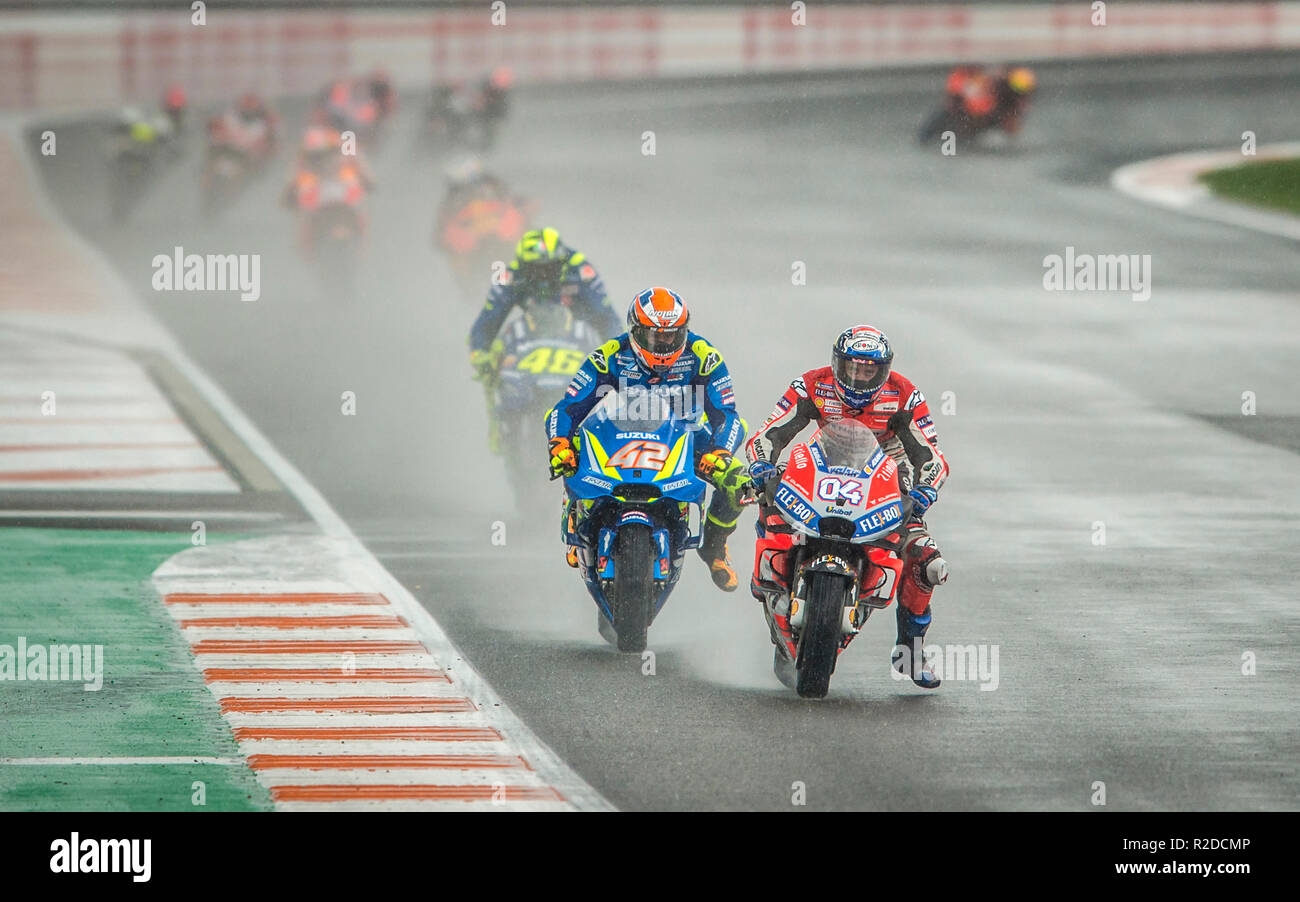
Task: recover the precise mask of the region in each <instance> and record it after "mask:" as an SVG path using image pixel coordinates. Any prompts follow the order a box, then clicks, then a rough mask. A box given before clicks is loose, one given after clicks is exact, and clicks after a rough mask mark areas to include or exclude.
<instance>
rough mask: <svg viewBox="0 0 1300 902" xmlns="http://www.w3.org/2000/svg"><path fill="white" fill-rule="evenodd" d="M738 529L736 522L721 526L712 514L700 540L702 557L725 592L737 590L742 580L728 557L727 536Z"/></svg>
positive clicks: (716, 582) (715, 580)
mask: <svg viewBox="0 0 1300 902" xmlns="http://www.w3.org/2000/svg"><path fill="white" fill-rule="evenodd" d="M735 531H736V524H734V523H733V524H731V525H730V526H720V525H719V524H718V523H717V522H716V521H715V520H714V519H713V517H712V516H710V517H708V518H706V519H705V522H704V538H703V540H702V541H701V542H700V549H699V551H700V559H701V560H703V561H704V563H706V564H708V566H709V575H710V576H712V577H713V584H714V585H715V586H717V587H718V588H719V589H721V590H722V591H724V592H734V591H736V586H738V585H740V580H739V579H738V578H737V577H736V571H735V570H734V569H732V566H731V559H730V558H729V557H727V537H728V536H729V535H731V534H732V533H733V532H735Z"/></svg>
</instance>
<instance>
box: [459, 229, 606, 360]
mask: <svg viewBox="0 0 1300 902" xmlns="http://www.w3.org/2000/svg"><path fill="white" fill-rule="evenodd" d="M529 300H532V301H535V302H537V303H541V304H550V303H558V304H563V305H564V306H566V307H568V308H569V309H570V310H571V311H572V312H573V315H574V316H575V317H576V318H578V319H581V320H586V321H587V322H588V323H590V324H591V327H592V328H593V329H595V330H596V331H597V332H598V333H599V334H601V335H613V334H615V333H617V332H618V329H619V326H620V323H619V317H618V314H617V313H615V312H614V308H613V307H611V306H610V305H609V302H608V301H607V300H606V299H605V283H604V282H602V281H601V278H600V276H599V275H598V274H597V273H596V269H595V267H593V266H592V265H591V264H590V263H589V262H587V259H586V257H585V256H584V255H583V254H582V253H580V252H579V251H575V250H573V249H572V248H570V247H568V246H567V245H565V244H564V242H562V241H561V240H560V236H559V233H557V232H556V231H555V229H549V228H548V229H533V230H532V231H528V232H525V233H524V235H523V237H522V238H520V239H519V245H518V246H517V247H516V248H515V259H514V260H513V261H511V263H510V267H509V269H508V270H507V271H506V273H505V276H504V278H502V280H501V282H500V283H499V284H497V285H493V286H492V290H491V291H489V292H488V296H487V301H486V302H485V303H484V304H483V310H482V311H481V312H480V313H479V315H478V319H476V320H475V321H474V326H473V328H471V329H470V333H469V348H470V354H469V362H470V366H471V367H473V369H474V377H475V378H476V379H485V378H487V377H489V376H490V375H491V374H492V373H493V372H494V371H495V368H496V366H495V358H496V356H497V354H498V353H499V351H500V347H499V345H498V346H497V347H495V348H494V347H493V342H494V341H495V340H496V337H497V333H498V332H500V331H501V327H502V326H503V325H504V324H505V321H506V317H507V316H509V315H510V311H511V310H513V309H514V308H515V307H516V306H517V305H522V304H524V303H525V302H526V301H529Z"/></svg>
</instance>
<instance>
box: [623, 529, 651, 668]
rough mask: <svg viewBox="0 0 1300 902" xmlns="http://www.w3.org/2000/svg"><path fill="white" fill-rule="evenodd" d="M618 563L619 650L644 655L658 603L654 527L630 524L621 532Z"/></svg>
mask: <svg viewBox="0 0 1300 902" xmlns="http://www.w3.org/2000/svg"><path fill="white" fill-rule="evenodd" d="M617 541H618V548H617V551H616V554H617V557H616V558H615V561H614V587H613V588H614V592H613V595H614V632H616V633H618V650H619V651H623V652H638V653H639V652H643V651H645V646H646V633H647V632H648V631H649V629H650V607H651V605H653V604H654V588H655V585H654V573H653V570H652V566H653V559H654V555H653V549H654V540H653V538H652V537H651V535H650V527H649V526H645V525H644V524H641V523H627V524H624V525H623V527H622V528H620V529H619V531H618V540H617Z"/></svg>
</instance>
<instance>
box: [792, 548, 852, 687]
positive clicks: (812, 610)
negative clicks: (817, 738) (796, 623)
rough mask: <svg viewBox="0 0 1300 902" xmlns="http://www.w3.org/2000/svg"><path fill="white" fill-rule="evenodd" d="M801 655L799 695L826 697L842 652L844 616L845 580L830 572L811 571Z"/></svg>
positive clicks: (797, 685) (797, 664) (798, 675)
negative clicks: (836, 660) (836, 663)
mask: <svg viewBox="0 0 1300 902" xmlns="http://www.w3.org/2000/svg"><path fill="white" fill-rule="evenodd" d="M804 579H805V580H806V581H807V587H808V588H807V597H806V598H805V599H804V604H805V605H807V611H806V612H805V614H804V620H803V629H801V630H800V631H799V648H798V651H799V656H798V658H797V660H796V662H795V673H796V676H795V691H796V692H798V693H799V697H800V698H825V697H826V693H827V692H829V691H830V688H831V674H832V673H833V672H834V671H835V658H836V657H837V656H838V655H839V649H840V639H841V622H842V618H843V616H844V590H845V585H846V583H845V581H844V579H843V578H841V577H837V576H833V575H831V574H827V573H809V574H807V575H806V576H805V577H804Z"/></svg>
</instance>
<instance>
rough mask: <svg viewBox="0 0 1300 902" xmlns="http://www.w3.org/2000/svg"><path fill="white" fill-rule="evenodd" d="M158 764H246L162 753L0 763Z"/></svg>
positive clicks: (3, 761) (0, 762) (4, 760)
mask: <svg viewBox="0 0 1300 902" xmlns="http://www.w3.org/2000/svg"><path fill="white" fill-rule="evenodd" d="M64 764H67V765H114V766H116V765H157V764H216V765H220V766H223V767H232V766H234V765H242V764H244V759H243V758H213V757H208V756H203V755H191V756H188V757H187V756H184V755H172V756H167V755H161V756H153V757H148V756H146V757H141V758H58V757H54V758H0V765H11V766H15V767H49V766H53V765H64Z"/></svg>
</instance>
